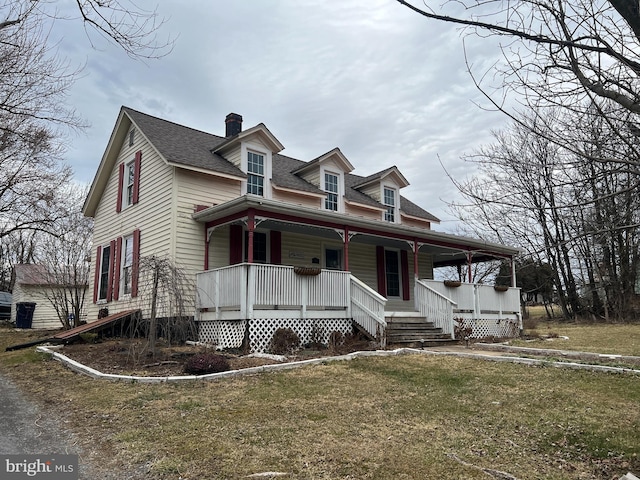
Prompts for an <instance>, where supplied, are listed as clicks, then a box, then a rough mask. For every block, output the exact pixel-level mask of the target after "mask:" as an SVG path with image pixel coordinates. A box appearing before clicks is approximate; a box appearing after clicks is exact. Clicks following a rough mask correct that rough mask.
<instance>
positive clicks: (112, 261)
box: [107, 240, 116, 302]
mask: <svg viewBox="0 0 640 480" xmlns="http://www.w3.org/2000/svg"><path fill="white" fill-rule="evenodd" d="M115 250H116V241H115V240H111V242H110V243H109V253H110V255H111V258H110V259H109V279H108V280H107V302H110V301H111V299H112V298H113V277H114V272H115V269H116V256H115V253H116V252H115Z"/></svg>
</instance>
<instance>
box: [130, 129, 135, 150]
mask: <svg viewBox="0 0 640 480" xmlns="http://www.w3.org/2000/svg"><path fill="white" fill-rule="evenodd" d="M134 140H135V130H134V129H131V131H130V132H129V146H130V147H133V142H134Z"/></svg>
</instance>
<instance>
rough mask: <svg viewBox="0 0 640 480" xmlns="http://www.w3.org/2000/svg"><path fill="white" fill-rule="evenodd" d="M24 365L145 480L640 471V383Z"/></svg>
mask: <svg viewBox="0 0 640 480" xmlns="http://www.w3.org/2000/svg"><path fill="white" fill-rule="evenodd" d="M2 335H3V331H1V330H0V338H2ZM0 343H1V342H0ZM14 343H17V342H14ZM589 350H592V349H591V348H589ZM18 355H19V354H18V353H12V352H7V353H1V354H0V368H1V369H2V371H3V373H9V374H10V375H11V376H12V378H13V379H14V380H15V381H16V382H17V383H18V384H19V385H20V386H21V387H22V388H23V390H25V391H26V392H28V393H29V394H30V395H31V396H32V397H33V398H34V399H36V400H38V401H39V402H41V403H42V404H44V405H46V406H47V407H48V408H50V409H51V411H55V412H57V413H58V414H60V415H63V416H64V418H65V419H66V422H68V423H67V424H66V425H68V426H72V427H73V428H74V429H75V430H76V431H77V432H78V433H79V435H80V436H81V438H85V439H88V440H90V441H91V442H94V444H95V445H96V448H99V449H100V452H101V455H103V458H105V461H107V460H106V459H110V460H109V461H111V462H113V464H114V468H125V469H126V468H127V466H129V468H131V469H133V468H134V465H140V464H145V463H146V464H148V468H149V473H148V476H147V478H170V479H178V478H182V479H196V478H207V479H234V478H245V477H246V476H247V475H251V474H255V473H260V472H269V471H271V472H274V471H277V472H284V473H287V474H288V476H286V477H282V478H296V479H299V478H309V479H347V478H351V479H355V478H357V479H367V478H370V479H430V478H438V479H460V478H465V479H487V478H491V477H490V476H488V475H491V471H492V470H499V471H504V472H508V473H509V474H510V475H512V476H514V477H515V478H517V479H520V480H522V479H540V478H545V479H582V478H584V479H593V478H596V479H599V478H601V479H613V478H619V477H620V476H621V475H622V474H623V473H626V472H627V471H632V472H635V473H636V474H638V473H639V472H640V458H638V445H640V408H639V407H638V405H640V377H638V376H632V375H614V374H603V373H594V372H588V371H574V370H563V369H556V368H549V367H528V366H523V365H515V364H503V363H493V362H486V361H479V360H470V359H459V358H451V357H431V356H420V355H411V356H400V357H385V358H366V359H358V360H355V361H351V362H346V361H345V362H337V363H329V364H326V365H318V366H315V367H307V368H303V369H299V370H291V371H287V372H284V373H269V374H262V375H256V376H251V377H242V378H235V379H225V380H220V381H216V382H209V383H203V382H198V383H190V384H159V385H147V384H139V383H108V382H99V381H94V380H90V379H88V378H86V377H82V376H79V375H77V374H74V373H72V372H70V371H68V370H66V369H64V368H62V367H61V366H60V365H59V364H58V363H57V362H54V361H47V360H43V359H42V358H41V357H33V356H27V355H25V356H24V357H18ZM8 358H11V359H12V361H11V362H10V363H11V364H10V365H9V364H8V363H7V362H5V360H7V359H8ZM482 469H485V470H484V471H483V470H482ZM497 475H498V474H497V473H494V474H493V476H494V478H500V477H498V476H497ZM502 478H506V477H502Z"/></svg>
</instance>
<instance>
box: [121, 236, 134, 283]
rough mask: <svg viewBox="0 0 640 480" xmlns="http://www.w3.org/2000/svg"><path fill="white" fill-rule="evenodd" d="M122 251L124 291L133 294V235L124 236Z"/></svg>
mask: <svg viewBox="0 0 640 480" xmlns="http://www.w3.org/2000/svg"><path fill="white" fill-rule="evenodd" d="M122 253H123V256H122V287H123V288H122V291H123V292H124V294H125V295H131V287H132V285H133V282H132V279H133V276H132V273H133V235H129V236H128V237H124V249H123V252H122Z"/></svg>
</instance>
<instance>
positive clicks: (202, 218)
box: [192, 194, 519, 267]
mask: <svg viewBox="0 0 640 480" xmlns="http://www.w3.org/2000/svg"><path fill="white" fill-rule="evenodd" d="M250 211H251V212H252V213H253V215H255V216H256V217H262V218H266V219H271V220H276V221H280V222H287V223H293V224H298V225H307V226H313V227H321V228H325V229H331V230H337V231H342V232H344V231H348V233H350V234H363V235H367V236H371V237H381V238H386V239H391V240H394V241H398V240H399V241H405V242H414V241H415V242H418V245H419V246H420V248H421V249H422V251H424V250H425V248H428V251H429V253H430V254H431V255H432V256H433V264H434V267H442V266H449V265H460V264H464V263H466V262H467V254H469V253H471V254H472V261H474V262H481V261H487V260H493V259H496V258H510V257H512V256H514V255H517V254H518V253H519V250H518V249H516V248H513V247H507V246H505V245H500V244H497V243H490V242H485V241H483V240H480V239H475V238H469V237H463V236H458V235H452V234H449V233H443V232H436V231H433V230H430V229H424V228H417V227H411V226H406V225H401V224H396V223H385V222H382V221H377V220H370V219H366V218H360V217H353V216H350V215H344V214H340V213H337V212H329V211H323V210H317V209H313V208H309V207H304V206H301V205H294V204H289V203H283V202H279V201H275V200H270V199H267V198H263V197H258V196H255V195H249V194H247V195H244V196H242V197H238V198H235V199H233V200H231V201H229V202H226V203H223V204H220V205H214V206H212V207H209V208H206V209H204V210H200V211H198V212H196V213H194V214H193V215H192V217H193V219H194V220H195V221H197V222H200V223H203V224H205V226H206V228H211V227H216V226H221V225H225V224H229V223H233V222H235V221H238V220H241V219H244V218H246V217H247V215H248V214H249V212H250ZM423 247H425V248H423Z"/></svg>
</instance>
